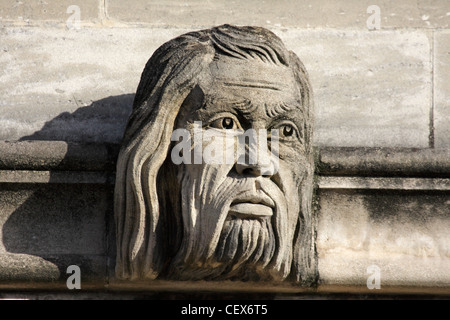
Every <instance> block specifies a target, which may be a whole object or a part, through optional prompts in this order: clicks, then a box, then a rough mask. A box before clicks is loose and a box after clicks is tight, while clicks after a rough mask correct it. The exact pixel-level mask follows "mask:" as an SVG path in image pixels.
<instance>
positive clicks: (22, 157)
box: [0, 141, 450, 183]
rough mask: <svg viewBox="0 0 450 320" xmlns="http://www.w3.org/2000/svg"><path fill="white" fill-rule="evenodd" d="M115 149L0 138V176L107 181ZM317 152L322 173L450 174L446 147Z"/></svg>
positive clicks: (0, 178) (449, 154)
mask: <svg viewBox="0 0 450 320" xmlns="http://www.w3.org/2000/svg"><path fill="white" fill-rule="evenodd" d="M119 149H120V146H119V145H118V144H108V143H75V142H65V141H0V170H3V172H2V173H1V175H0V181H3V182H12V179H14V178H17V179H19V180H20V181H23V182H26V180H27V179H31V178H29V177H31V176H34V177H35V178H36V179H37V180H36V182H41V183H46V182H51V181H50V180H51V179H50V178H51V177H50V175H52V176H53V177H54V178H55V179H56V178H57V177H59V178H58V179H60V180H61V179H62V180H64V178H62V177H63V176H64V174H63V173H58V171H61V172H64V171H79V172H84V171H86V172H90V171H94V172H96V173H89V174H88V173H84V176H85V177H88V176H90V177H93V178H95V179H98V180H99V182H100V183H107V180H108V179H109V178H108V177H106V176H105V174H101V172H103V173H104V172H109V173H113V172H114V171H115V162H116V159H117V155H118V152H119ZM316 155H317V156H316V158H317V162H316V163H317V173H318V174H319V175H321V176H384V177H391V176H392V177H425V178H426V177H429V178H430V177H438V178H447V177H450V149H415V148H412V149H409V148H347V147H324V148H320V147H318V148H316ZM8 171H15V172H8ZM20 171H22V172H20ZM26 171H47V172H46V173H38V172H29V173H25V172H26ZM50 172H51V174H50ZM66 175H67V178H66V179H68V177H69V174H66ZM82 175H83V174H82ZM26 176H27V177H26ZM70 176H73V175H70ZM23 179H25V180H23ZM62 180H61V181H62ZM54 181H56V180H54ZM29 182H33V180H30V181H29ZM442 182H445V181H442Z"/></svg>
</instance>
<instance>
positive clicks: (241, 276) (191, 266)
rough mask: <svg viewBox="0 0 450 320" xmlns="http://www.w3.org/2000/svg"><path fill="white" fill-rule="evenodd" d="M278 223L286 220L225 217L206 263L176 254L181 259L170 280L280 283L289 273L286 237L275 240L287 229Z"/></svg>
mask: <svg viewBox="0 0 450 320" xmlns="http://www.w3.org/2000/svg"><path fill="white" fill-rule="evenodd" d="M277 221H278V223H277ZM280 221H286V220H284V219H277V216H276V215H274V216H271V217H259V218H239V217H236V216H233V215H228V217H227V218H226V220H225V221H224V223H223V226H222V230H221V232H220V237H219V239H218V242H217V245H216V246H215V248H212V250H213V254H212V255H211V256H210V258H208V259H207V260H206V261H205V260H203V259H201V258H200V259H197V260H196V261H194V260H193V259H190V258H189V257H188V256H189V254H188V255H186V252H180V253H181V254H180V255H178V257H184V258H183V259H177V260H178V262H177V263H175V265H174V266H175V269H173V270H172V278H176V279H180V280H241V281H242V280H243V281H246V280H250V281H256V280H283V279H284V278H286V276H287V275H288V273H289V271H290V265H291V252H290V247H291V246H290V245H289V240H288V239H289V238H290V237H285V236H283V235H281V236H279V235H280V233H281V232H282V230H283V229H284V230H286V228H287V226H286V225H280V224H279V223H280ZM282 224H283V223H282ZM284 224H286V223H284ZM277 225H278V227H277ZM288 233H289V232H288ZM210 249H211V248H210ZM194 251H196V250H195V249H194ZM191 253H192V251H191ZM194 255H195V254H194ZM191 257H192V256H191ZM197 257H198V255H197ZM182 261H183V262H182ZM186 262H188V263H187V264H186ZM189 262H190V263H189ZM174 271H175V272H174Z"/></svg>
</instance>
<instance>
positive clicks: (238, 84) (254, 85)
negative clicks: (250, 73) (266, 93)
mask: <svg viewBox="0 0 450 320" xmlns="http://www.w3.org/2000/svg"><path fill="white" fill-rule="evenodd" d="M223 84H224V85H225V86H227V87H244V88H257V89H270V90H276V91H280V89H279V88H277V87H275V86H273V85H268V84H264V83H242V82H224V83H223Z"/></svg>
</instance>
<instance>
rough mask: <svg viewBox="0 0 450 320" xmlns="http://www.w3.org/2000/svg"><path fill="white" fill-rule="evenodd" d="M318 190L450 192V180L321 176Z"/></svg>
mask: <svg viewBox="0 0 450 320" xmlns="http://www.w3.org/2000/svg"><path fill="white" fill-rule="evenodd" d="M318 187H319V189H378V190H436V191H438V190H450V179H446V178H405V177H394V178H392V177H390V178H386V177H330V176H321V177H319V180H318Z"/></svg>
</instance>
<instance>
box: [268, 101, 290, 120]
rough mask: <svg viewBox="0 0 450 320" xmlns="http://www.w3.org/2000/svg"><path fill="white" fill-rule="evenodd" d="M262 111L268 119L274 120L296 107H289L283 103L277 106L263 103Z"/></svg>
mask: <svg viewBox="0 0 450 320" xmlns="http://www.w3.org/2000/svg"><path fill="white" fill-rule="evenodd" d="M264 109H265V111H266V115H267V116H268V117H269V118H274V117H276V116H278V115H280V114H282V113H285V112H288V111H291V110H294V109H296V107H295V106H294V105H290V104H287V103H284V102H280V103H277V104H270V105H269V104H267V103H264Z"/></svg>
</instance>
